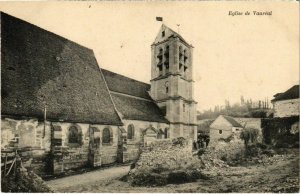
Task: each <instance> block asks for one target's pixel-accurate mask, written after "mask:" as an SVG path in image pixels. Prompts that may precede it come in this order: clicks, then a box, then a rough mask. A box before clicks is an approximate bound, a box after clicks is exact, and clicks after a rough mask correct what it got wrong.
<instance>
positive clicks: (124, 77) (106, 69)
mask: <svg viewBox="0 0 300 194" xmlns="http://www.w3.org/2000/svg"><path fill="white" fill-rule="evenodd" d="M101 69H102V70H104V71H107V72H109V73H111V74H115V75H118V76H122V77H124V78H127V79H130V80H132V81H135V82H139V83H142V84H145V85H150V83H146V82H143V81H139V80H136V79H133V78H130V77H127V76H125V75H122V74H119V73H116V72H113V71H110V70H107V69H104V68H101Z"/></svg>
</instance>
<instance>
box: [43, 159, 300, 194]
mask: <svg viewBox="0 0 300 194" xmlns="http://www.w3.org/2000/svg"><path fill="white" fill-rule="evenodd" d="M128 170H129V167H128V166H127V167H114V168H111V169H105V170H98V171H94V172H89V173H86V174H82V175H76V176H72V177H66V178H61V179H57V180H52V181H48V184H49V185H50V186H52V187H53V188H54V189H55V190H56V191H57V192H187V193H189V192H298V191H299V154H289V155H276V156H274V157H273V158H272V162H270V163H261V164H257V165H251V166H248V167H229V168H224V169H221V171H219V172H217V173H216V176H214V177H213V178H211V179H209V180H199V181H197V182H194V183H186V184H179V185H173V184H170V185H166V186H163V187H132V186H130V185H129V184H128V183H126V182H122V181H120V180H119V178H120V177H122V176H123V175H125V174H126V173H127V172H128Z"/></svg>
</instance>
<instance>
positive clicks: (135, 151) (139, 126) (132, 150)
mask: <svg viewBox="0 0 300 194" xmlns="http://www.w3.org/2000/svg"><path fill="white" fill-rule="evenodd" d="M129 125H132V126H133V127H134V136H133V138H132V139H128V138H127V141H126V142H127V151H126V161H134V160H136V159H137V158H138V157H139V153H140V145H141V144H143V143H145V144H146V143H147V141H148V142H152V141H154V140H156V139H157V137H158V135H157V134H156V133H155V132H153V135H152V136H153V138H151V137H150V136H151V135H150V136H148V137H145V138H144V137H143V132H145V130H146V129H147V128H149V127H153V128H154V129H156V130H159V129H161V130H162V131H164V130H165V129H166V128H169V125H168V124H166V123H158V122H149V121H137V120H124V126H123V128H124V129H125V131H126V132H127V131H128V126H129ZM148 133H150V131H149V132H148ZM142 138H144V139H142Z"/></svg>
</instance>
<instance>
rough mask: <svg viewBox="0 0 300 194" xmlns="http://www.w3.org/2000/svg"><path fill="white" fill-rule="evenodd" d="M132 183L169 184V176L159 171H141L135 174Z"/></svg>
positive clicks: (144, 184) (139, 184) (135, 184)
mask: <svg viewBox="0 0 300 194" xmlns="http://www.w3.org/2000/svg"><path fill="white" fill-rule="evenodd" d="M131 184H132V185H133V186H163V185H166V184H167V177H166V175H161V174H157V173H140V174H137V175H135V178H134V179H133V180H132V182H131Z"/></svg>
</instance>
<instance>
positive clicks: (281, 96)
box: [272, 85, 299, 102]
mask: <svg viewBox="0 0 300 194" xmlns="http://www.w3.org/2000/svg"><path fill="white" fill-rule="evenodd" d="M274 97H275V98H274V99H273V100H272V102H275V101H280V100H289V99H296V98H299V85H294V86H293V87H291V88H290V89H288V90H287V91H285V92H283V93H277V94H275V95H274Z"/></svg>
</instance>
